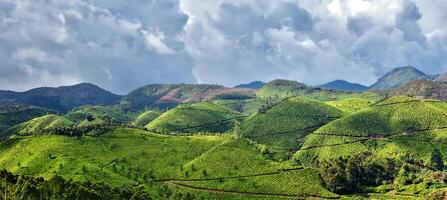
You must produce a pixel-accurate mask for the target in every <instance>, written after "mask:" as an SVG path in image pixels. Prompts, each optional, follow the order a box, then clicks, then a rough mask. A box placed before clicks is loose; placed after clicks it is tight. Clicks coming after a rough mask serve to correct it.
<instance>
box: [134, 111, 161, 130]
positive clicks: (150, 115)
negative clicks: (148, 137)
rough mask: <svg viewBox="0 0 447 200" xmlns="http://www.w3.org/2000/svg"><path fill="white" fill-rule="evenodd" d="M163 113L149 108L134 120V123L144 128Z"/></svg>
mask: <svg viewBox="0 0 447 200" xmlns="http://www.w3.org/2000/svg"><path fill="white" fill-rule="evenodd" d="M161 114H162V113H160V112H158V111H155V110H147V111H144V112H143V113H141V114H139V115H138V116H137V117H136V118H135V119H134V120H133V121H132V125H133V126H136V127H139V128H143V127H145V126H146V125H148V124H149V123H150V122H151V121H153V120H154V119H156V118H157V117H159V116H160V115H161Z"/></svg>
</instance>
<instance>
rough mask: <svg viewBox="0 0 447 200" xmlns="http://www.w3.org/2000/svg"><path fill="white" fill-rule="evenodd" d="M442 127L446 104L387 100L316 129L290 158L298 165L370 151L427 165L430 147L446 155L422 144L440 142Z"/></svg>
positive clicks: (396, 98)
mask: <svg viewBox="0 0 447 200" xmlns="http://www.w3.org/2000/svg"><path fill="white" fill-rule="evenodd" d="M446 124H447V104H446V103H443V102H439V101H419V100H416V99H414V98H410V97H401V96H397V97H391V98H388V99H385V100H383V101H381V102H379V103H376V104H374V105H373V106H372V107H371V108H370V109H367V110H364V111H360V112H357V113H355V114H352V115H349V116H346V117H343V118H341V119H338V120H335V121H333V122H331V123H329V124H327V125H325V126H323V127H321V128H319V129H318V130H316V131H315V132H314V133H312V134H310V135H309V136H307V137H306V139H305V142H304V144H303V146H302V147H301V149H300V150H298V152H297V153H296V154H295V156H294V158H295V160H296V161H297V162H298V163H302V164H309V163H315V162H318V160H320V161H321V160H323V159H328V158H331V157H332V158H333V157H338V156H346V155H355V154H360V153H363V152H373V153H374V154H376V155H378V156H387V157H390V158H391V157H396V156H397V157H399V156H404V155H407V154H408V155H409V156H415V157H414V159H421V160H424V161H426V162H428V160H429V158H430V154H431V151H432V150H433V148H436V147H439V148H440V149H442V152H443V153H447V149H445V148H444V147H442V146H439V145H441V143H439V145H428V146H427V145H426V144H427V143H433V144H438V143H437V141H443V139H442V138H444V132H445V131H444V129H445V128H446ZM427 132H428V134H427ZM424 134H427V135H424ZM416 138H419V139H416ZM421 148H422V149H421ZM423 148H426V149H423Z"/></svg>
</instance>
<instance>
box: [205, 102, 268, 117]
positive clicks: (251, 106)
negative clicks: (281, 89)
mask: <svg viewBox="0 0 447 200" xmlns="http://www.w3.org/2000/svg"><path fill="white" fill-rule="evenodd" d="M213 103H216V104H219V105H223V106H226V107H229V108H231V109H233V110H235V111H238V112H241V113H243V114H247V115H250V114H253V113H256V112H258V110H259V108H261V105H262V103H263V101H262V100H260V99H247V100H215V101H213Z"/></svg>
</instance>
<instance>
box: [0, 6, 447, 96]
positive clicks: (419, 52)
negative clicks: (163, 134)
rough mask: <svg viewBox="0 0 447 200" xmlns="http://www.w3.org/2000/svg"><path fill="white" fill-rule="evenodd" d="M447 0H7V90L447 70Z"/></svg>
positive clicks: (3, 45) (1, 85) (2, 78)
mask: <svg viewBox="0 0 447 200" xmlns="http://www.w3.org/2000/svg"><path fill="white" fill-rule="evenodd" d="M446 10H447V4H446V3H445V0H274V1H272V0H206V1H205V0H126V1H123V0H0V61H1V63H0V89H4V90H6V89H9V90H19V91H23V90H27V89H30V88H33V87H38V86H60V85H70V84H75V83H80V82H91V83H95V84H98V85H99V86H101V87H103V88H106V89H108V90H111V91H113V92H117V93H121V94H123V93H127V92H129V91H130V90H132V89H135V88H136V87H139V86H142V85H146V84H150V83H218V84H223V85H226V86H233V85H235V84H238V83H242V82H249V81H253V80H262V81H268V80H272V79H276V78H286V79H293V80H298V81H301V82H305V83H308V84H312V85H316V84H321V83H324V82H328V81H331V80H334V79H345V80H348V81H352V82H359V83H362V84H366V85H369V84H371V83H373V82H374V81H375V80H376V79H377V77H378V76H380V75H382V74H384V73H385V72H386V71H388V70H390V69H392V68H394V67H396V66H404V65H413V66H415V67H417V68H419V69H420V70H422V71H424V72H426V73H440V72H444V71H447V11H446Z"/></svg>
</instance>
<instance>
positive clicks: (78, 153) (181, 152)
mask: <svg viewBox="0 0 447 200" xmlns="http://www.w3.org/2000/svg"><path fill="white" fill-rule="evenodd" d="M224 141H226V139H225V138H222V137H216V136H194V137H186V136H184V137H173V136H160V135H155V134H151V133H148V132H145V131H141V130H135V129H124V128H119V129H115V130H113V131H111V132H109V133H107V134H104V135H102V136H99V137H68V136H60V135H46V136H40V137H27V138H21V139H16V140H11V141H9V142H6V143H0V168H2V169H7V170H8V171H11V172H13V173H16V174H27V175H32V176H42V177H44V178H51V177H52V176H54V175H55V174H57V175H60V176H62V177H64V178H66V179H70V178H71V179H74V180H76V181H86V180H90V181H103V182H105V183H107V184H110V185H111V186H113V187H118V186H119V187H129V186H132V185H135V184H145V185H146V186H145V187H143V189H148V188H151V189H155V188H153V187H156V186H153V187H151V186H149V185H153V184H154V182H153V180H154V179H169V178H173V177H181V176H183V175H184V172H183V171H182V170H183V166H184V165H186V164H187V163H189V162H191V161H192V160H193V159H195V158H196V157H198V156H200V155H201V154H203V153H204V152H206V151H207V150H209V149H211V148H213V147H214V146H216V145H218V144H221V143H222V142H224ZM160 158H163V159H160ZM149 190H150V189H149ZM162 194H163V193H162ZM153 195H155V196H154V198H155V197H156V196H158V192H156V191H155V192H154V193H153ZM155 199H159V198H155Z"/></svg>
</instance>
